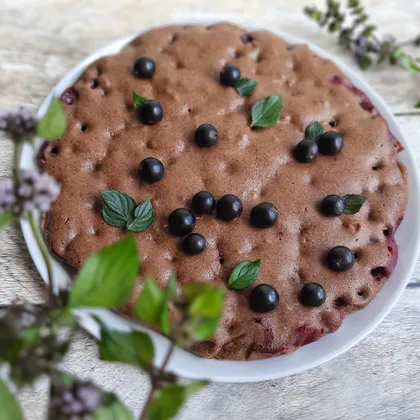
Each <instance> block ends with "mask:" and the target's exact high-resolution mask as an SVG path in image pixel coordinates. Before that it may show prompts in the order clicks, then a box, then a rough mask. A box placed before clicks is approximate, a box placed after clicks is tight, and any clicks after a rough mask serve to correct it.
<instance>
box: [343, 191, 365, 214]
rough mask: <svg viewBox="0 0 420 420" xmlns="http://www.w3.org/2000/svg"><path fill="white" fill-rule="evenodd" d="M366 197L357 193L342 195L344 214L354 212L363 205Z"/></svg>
mask: <svg viewBox="0 0 420 420" xmlns="http://www.w3.org/2000/svg"><path fill="white" fill-rule="evenodd" d="M366 200H367V197H365V196H363V195H357V194H348V195H345V196H344V197H343V201H344V210H343V213H345V214H356V213H358V212H359V211H360V209H361V208H362V207H363V204H364V203H365V201H366Z"/></svg>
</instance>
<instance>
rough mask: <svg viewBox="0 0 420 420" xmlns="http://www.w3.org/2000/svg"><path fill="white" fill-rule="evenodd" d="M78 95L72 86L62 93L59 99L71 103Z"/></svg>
mask: <svg viewBox="0 0 420 420" xmlns="http://www.w3.org/2000/svg"><path fill="white" fill-rule="evenodd" d="M78 96H79V95H78V93H77V90H76V89H75V88H74V87H69V88H67V89H66V90H65V91H64V92H63V93H62V95H61V97H60V100H61V101H62V102H64V103H66V104H67V105H71V104H72V103H73V102H74V101H75V100H76V99H77V98H78Z"/></svg>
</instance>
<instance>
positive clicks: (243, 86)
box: [234, 77, 258, 96]
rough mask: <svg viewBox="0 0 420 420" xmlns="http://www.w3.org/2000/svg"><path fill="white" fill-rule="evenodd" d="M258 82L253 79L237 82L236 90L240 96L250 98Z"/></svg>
mask: <svg viewBox="0 0 420 420" xmlns="http://www.w3.org/2000/svg"><path fill="white" fill-rule="evenodd" d="M257 85H258V82H257V81H255V80H252V79H248V78H246V77H245V78H243V79H240V80H238V81H237V82H236V84H235V86H234V88H235V90H236V92H238V93H239V95H240V96H250V95H251V94H252V92H254V90H255V88H256V87H257Z"/></svg>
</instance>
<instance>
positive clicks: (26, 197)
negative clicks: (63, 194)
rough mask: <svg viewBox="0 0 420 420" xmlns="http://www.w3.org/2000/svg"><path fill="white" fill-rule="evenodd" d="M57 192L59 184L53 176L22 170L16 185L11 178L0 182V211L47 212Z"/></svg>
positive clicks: (58, 192)
mask: <svg viewBox="0 0 420 420" xmlns="http://www.w3.org/2000/svg"><path fill="white" fill-rule="evenodd" d="M59 194H60V184H59V183H58V182H57V181H56V180H55V179H54V178H53V177H51V176H49V175H47V174H45V173H43V174H39V173H37V172H33V171H24V172H22V174H21V177H20V181H19V185H17V186H16V187H15V186H14V185H13V181H12V180H11V179H6V180H5V181H3V182H1V183H0V213H2V212H7V211H13V212H14V213H17V214H24V213H25V212H27V211H29V210H39V211H41V212H47V211H49V210H50V208H51V204H52V203H53V202H54V201H55V200H56V199H57V197H58V196H59Z"/></svg>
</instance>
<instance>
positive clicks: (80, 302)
mask: <svg viewBox="0 0 420 420" xmlns="http://www.w3.org/2000/svg"><path fill="white" fill-rule="evenodd" d="M139 268H140V260H139V257H138V254H137V244H136V239H135V237H134V235H133V234H129V235H127V237H126V238H124V239H122V240H121V241H119V242H116V243H115V244H113V245H111V246H108V247H106V248H103V249H102V250H101V251H99V252H98V253H96V254H94V255H93V256H92V257H90V258H88V259H87V260H86V262H85V263H84V264H83V266H82V268H81V269H80V271H79V274H78V275H77V277H76V280H75V282H74V284H73V287H72V289H71V293H70V298H69V304H68V306H69V308H71V309H75V308H116V307H117V306H120V305H123V304H124V303H126V302H127V301H128V299H129V298H130V296H131V293H132V289H133V287H134V284H135V282H136V277H137V274H138V272H139Z"/></svg>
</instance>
